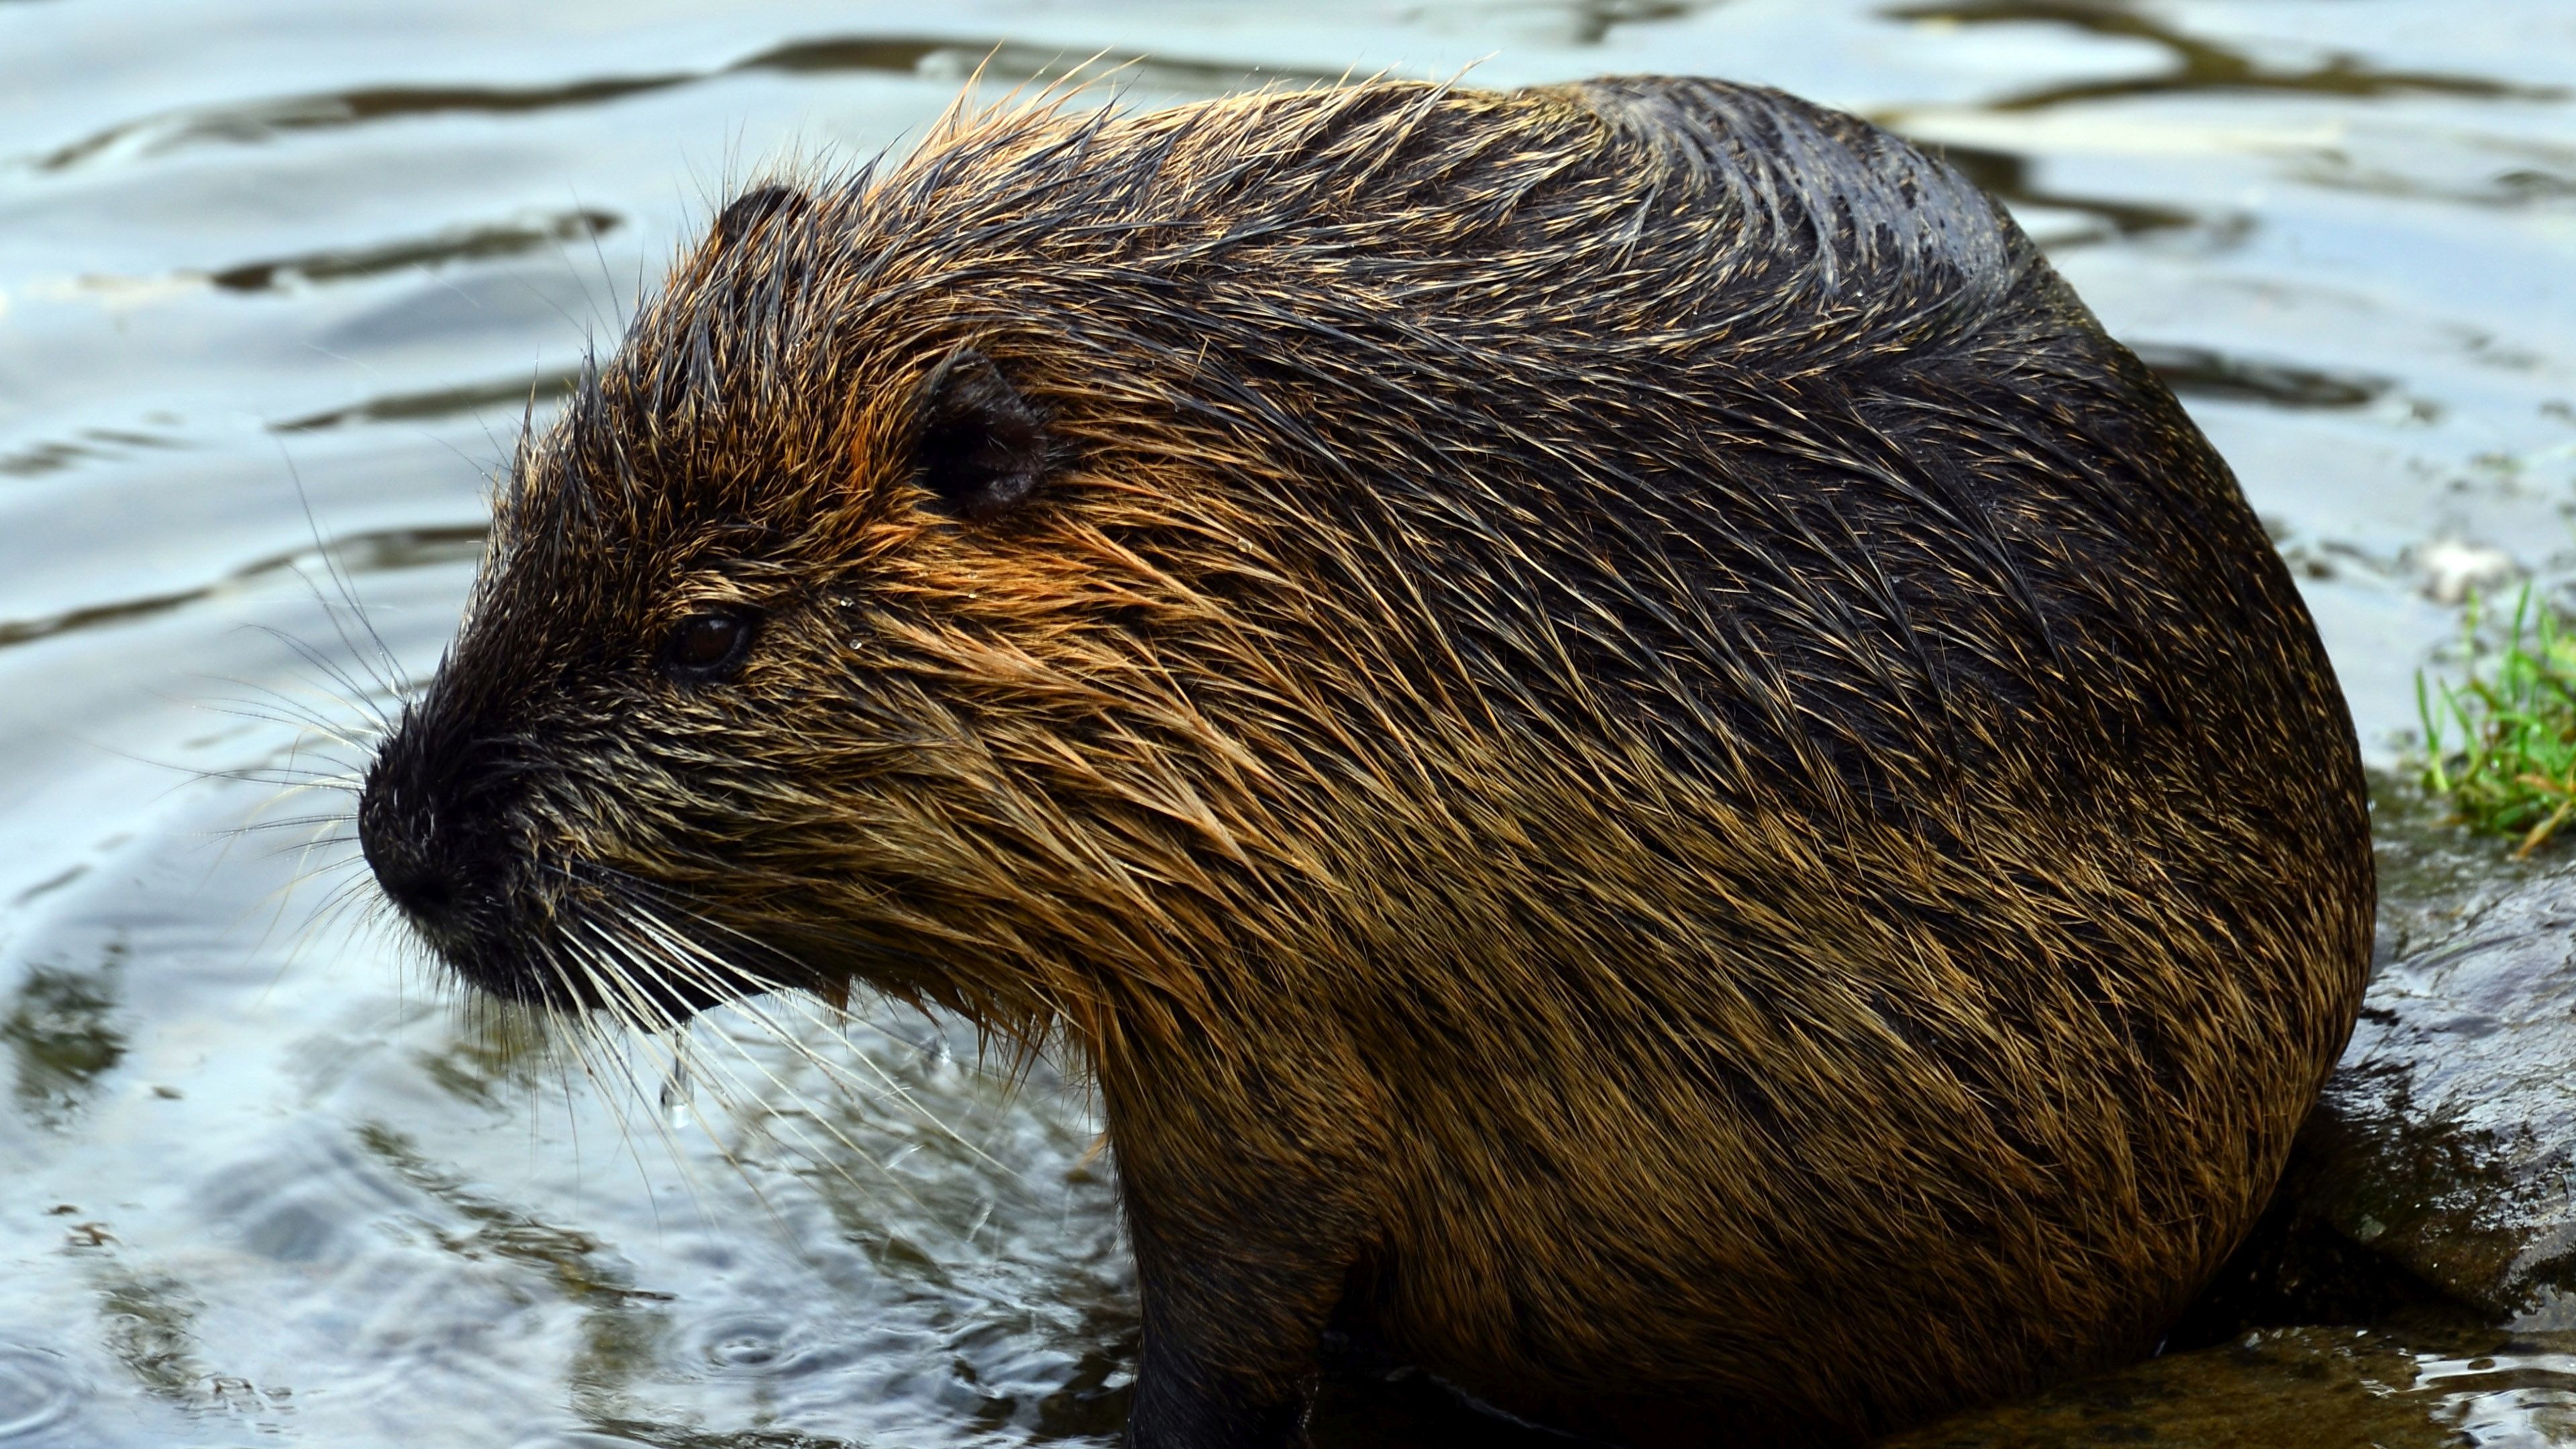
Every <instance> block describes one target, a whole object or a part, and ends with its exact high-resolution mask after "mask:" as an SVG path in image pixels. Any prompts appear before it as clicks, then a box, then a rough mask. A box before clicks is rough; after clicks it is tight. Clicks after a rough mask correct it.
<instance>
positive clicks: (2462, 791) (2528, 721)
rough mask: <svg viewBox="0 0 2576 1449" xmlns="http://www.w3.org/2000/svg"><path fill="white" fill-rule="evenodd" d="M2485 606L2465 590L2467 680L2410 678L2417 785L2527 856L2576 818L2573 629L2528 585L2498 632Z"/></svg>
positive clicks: (2419, 675)
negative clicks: (2417, 729)
mask: <svg viewBox="0 0 2576 1449" xmlns="http://www.w3.org/2000/svg"><path fill="white" fill-rule="evenodd" d="M2484 612H2485V610H2484V609H2483V607H2482V605H2481V603H2480V601H2479V599H2478V598H2477V596H2476V595H2474V594H2472V595H2470V597H2469V608H2468V614H2467V616H2466V618H2465V620H2464V621H2463V624H2462V643H2463V651H2462V652H2463V653H2464V654H2465V655H2466V656H2467V659H2468V678H2467V679H2466V680H2465V681H2463V682H2462V683H2460V684H2459V685H2457V686H2453V685H2452V684H2450V683H2449V682H2447V681H2443V680H2436V681H2433V682H2432V683H2431V684H2430V685H2429V686H2428V685H2427V683H2426V681H2425V676H2424V674H2423V673H2422V672H2421V671H2418V672H2417V673H2416V675H2415V708H2416V711H2417V713H2418V714H2420V715H2421V716H2422V717H2423V720H2424V787H2425V788H2426V789H2427V790H2430V791H2432V792H2433V793H2434V794H2436V795H2442V796H2447V797H2448V798H2449V799H2450V802H2451V805H2452V808H2453V809H2454V810H2455V811H2456V812H2457V814H2458V816H2459V818H2460V820H2461V821H2462V822H2463V823H2465V824H2467V825H2469V826H2471V827H2472V828H2475V829H2478V830H2485V831H2493V832H2499V833H2503V834H2508V835H2519V836H2521V837H2522V844H2521V845H2520V846H2519V847H2518V848H2517V849H2516V851H2515V854H2517V855H2529V854H2530V853H2531V852H2533V851H2535V850H2538V849H2539V848H2540V847H2541V846H2543V845H2545V844H2547V843H2548V842H2549V840H2550V838H2551V837H2552V836H2554V835H2556V834H2557V833H2558V831H2559V829H2560V827H2562V826H2564V825H2565V824H2566V823H2567V822H2568V820H2569V819H2570V818H2571V817H2576V626H2571V623H2570V621H2569V620H2567V619H2565V618H2563V617H2561V616H2560V615H2559V614H2558V612H2557V611H2556V610H2554V609H2552V608H2550V607H2549V606H2548V605H2547V604H2546V603H2542V602H2539V601H2537V600H2535V599H2534V598H2533V596H2532V592H2531V589H2530V587H2529V586H2528V585H2526V586H2525V587H2524V588H2523V590H2522V594H2521V597H2519V598H2518V599H2516V600H2515V601H2514V606H2513V615H2512V618H2511V619H2510V621H2508V622H2506V623H2505V625H2504V627H2503V629H2502V631H2501V633H2500V634H2494V635H2493V637H2489V631H2487V630H2486V629H2485V626H2487V625H2489V624H2490V623H2491V622H2492V621H2490V620H2487V619H2485V618H2483V617H2482V615H2483V614H2484ZM2437 696H2438V698H2437Z"/></svg>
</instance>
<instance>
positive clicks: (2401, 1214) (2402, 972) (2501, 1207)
mask: <svg viewBox="0 0 2576 1449" xmlns="http://www.w3.org/2000/svg"><path fill="white" fill-rule="evenodd" d="M2283 1199H2284V1200H2283V1204H2282V1207H2281V1209H2280V1210H2279V1211H2277V1212H2276V1214H2275V1216H2276V1219H2277V1218H2281V1217H2283V1216H2285V1215H2286V1216H2287V1217H2288V1218H2291V1219H2297V1220H2301V1221H2299V1222H2293V1223H2291V1224H2290V1226H2289V1228H2288V1229H2287V1232H2286V1237H2285V1243H2286V1247H2287V1253H2286V1262H2287V1265H2288V1268H2289V1269H2290V1270H2291V1271H2296V1269H2297V1260H2298V1259H2299V1258H2300V1257H2301V1256H2302V1255H2304V1256H2306V1257H2307V1258H2309V1259H2311V1260H2313V1259H2315V1258H2316V1257H2317V1256H2318V1255H2319V1254H2320V1253H2325V1254H2328V1255H2331V1251H2332V1250H2331V1248H2330V1247H2320V1246H2319V1245H2318V1244H2317V1243H2316V1242H2315V1241H2314V1239H2313V1236H2309V1237H2306V1238H2303V1237H2302V1235H2301V1227H2302V1226H2303V1225H2314V1226H2320V1227H2322V1228H2323V1229H2325V1230H2327V1231H2329V1232H2330V1233H2331V1234H2332V1235H2333V1236H2334V1238H2336V1239H2339V1240H2340V1242H2341V1243H2342V1244H2347V1245H2351V1246H2353V1247H2357V1248H2360V1249H2362V1250H2365V1251H2366V1252H2367V1253H2368V1254H2369V1255H2371V1256H2373V1257H2376V1258H2377V1259H2379V1260H2381V1261H2382V1262H2384V1263H2387V1264H2391V1265H2394V1266H2396V1267H2398V1268H2400V1269H2402V1270H2403V1271H2404V1272H2405V1273H2406V1274H2408V1275H2410V1276H2412V1277H2413V1278H2415V1279H2417V1280H2419V1281H2420V1282H2421V1283H2423V1284H2425V1285H2429V1286H2430V1287H2432V1288H2433V1289H2435V1290H2437V1291H2439V1292H2440V1293H2441V1294H2443V1295H2445V1296H2447V1297H2449V1298H2451V1299H2453V1300H2455V1301H2456V1302H2458V1303H2460V1304H2463V1305H2466V1306H2467V1307H2469V1308H2471V1309H2474V1310H2476V1311H2477V1312H2478V1313H2480V1314H2482V1315H2485V1316H2486V1317H2488V1318H2489V1319H2491V1320H2493V1321H2496V1322H2500V1323H2506V1324H2510V1325H2512V1326H2514V1327H2517V1328H2521V1329H2526V1330H2540V1329H2576V874H2560V875H2553V876H2547V877H2543V878H2540V879H2538V880H2534V881H2530V882H2528V883H2526V884H2524V885H2522V886H2521V887H2520V888H2519V889H2517V890H2515V891H2513V892H2511V893H2510V894H2507V895H2505V896H2504V897H2503V898H2501V899H2500V900H2497V901H2496V902H2495V903H2493V904H2492V905H2489V906H2487V907H2485V908H2484V909H2483V910H2481V911H2479V912H2478V913H2476V914H2475V915H2474V916H2473V917H2471V918H2470V919H2469V921H2468V922H2467V924H2466V925H2465V926H2464V927H2463V928H2462V929H2460V930H2459V931H2458V932H2457V934H2455V935H2453V936H2452V937H2451V938H2450V939H2449V940H2448V941H2446V942H2444V943H2442V944H2439V945H2435V946H2433V947H2432V948H2431V949H2428V950H2423V951H2419V952H2416V953H2413V954H2410V955H2408V956H2406V957H2404V958H2402V959H2399V960H2396V961H2394V962H2391V963H2390V964H2388V965H2387V966H2385V967H2383V968H2382V969H2381V970H2380V972H2379V973H2378V975H2377V977H2376V978H2375V979H2374V980H2373V981H2372V982H2371V986H2370V993H2369V997H2368V999H2367V1001H2366V1003H2365V1005H2364V1006H2363V1009H2362V1016H2361V1021H2360V1024H2359V1025H2358V1026H2357V1027H2356V1028H2355V1029H2354V1032H2353V1038H2352V1044H2351V1045H2350V1047H2349V1048H2347V1049H2346V1051H2345V1053H2344V1057H2343V1061H2342V1063H2341V1064H2340V1065H2339V1066H2338V1067H2337V1068H2336V1071H2335V1075H2334V1078H2333V1080H2332V1081H2331V1082H2329V1083H2328V1085H2327V1087H2326V1091H2325V1095H2324V1098H2323V1100H2322V1101H2321V1102H2320V1103H2319V1105H2318V1110H2317V1112H2316V1114H2315V1116H2314V1118H2313V1119H2312V1120H2311V1121H2310V1122H2309V1124H2308V1126H2307V1129H2306V1131H2305V1132H2304V1134H2303V1137H2302V1141H2301V1144H2300V1150H2299V1160H2298V1161H2297V1162H2296V1163H2295V1164H2294V1166H2293V1169H2292V1172H2291V1174H2290V1177H2289V1179H2288V1180H2287V1181H2286V1183H2285V1185H2284V1194H2283ZM2311 1321H2313V1320H2311Z"/></svg>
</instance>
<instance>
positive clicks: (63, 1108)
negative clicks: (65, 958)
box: [0, 945, 126, 1129]
mask: <svg viewBox="0 0 2576 1449" xmlns="http://www.w3.org/2000/svg"><path fill="white" fill-rule="evenodd" d="M123 957H124V949H123V947H122V946H119V945H111V946H110V947H109V948H108V952H107V959H106V960H105V961H104V962H102V963H101V964H100V965H98V966H97V967H95V968H93V969H91V970H88V971H74V970H70V969H67V968H64V967H60V966H38V967H34V968H32V969H30V970H29V971H28V972H27V975H26V978H25V980H24V981H23V982H22V983H21V984H20V985H19V987H18V989H17V991H16V992H15V993H14V994H13V995H12V996H11V997H10V999H9V1006H8V1013H7V1015H5V1016H0V1042H5V1043H7V1044H8V1047H9V1053H10V1056H11V1058H12V1059H13V1060H14V1062H15V1065H16V1069H17V1077H16V1097H17V1101H18V1110H19V1111H20V1112H22V1113H24V1114H26V1116H27V1117H28V1118H29V1120H31V1121H34V1122H36V1123H38V1124H39V1125H41V1126H44V1127H49V1128H57V1129H59V1128H61V1127H63V1126H64V1125H65V1124H67V1123H68V1122H69V1121H70V1120H71V1117H72V1115H73V1114H74V1113H75V1112H77V1111H78V1110H79V1109H80V1107H81V1106H82V1104H83V1103H85V1102H87V1101H88V1100H89V1098H90V1096H91V1095H92V1094H93V1093H94V1092H96V1091H97V1089H98V1087H99V1085H100V1079H101V1078H103V1077H105V1076H106V1075H107V1073H108V1072H110V1071H111V1070H113V1069H114V1068H115V1066H116V1064H117V1063H118V1062H121V1061H123V1060H125V1053H126V1035H125V1032H124V1030H123V1029H122V1028H121V1027H120V1026H118V1025H117V1024H116V1017H117V1013H118V1008H119V1005H120V1002H119V995H120V987H119V977H120V975H121V969H122V966H123V964H124V962H123Z"/></svg>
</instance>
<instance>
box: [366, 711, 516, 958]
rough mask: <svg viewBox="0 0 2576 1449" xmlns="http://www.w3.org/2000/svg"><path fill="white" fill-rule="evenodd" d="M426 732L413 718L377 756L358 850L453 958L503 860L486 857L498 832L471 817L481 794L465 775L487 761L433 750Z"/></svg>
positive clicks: (389, 893)
mask: <svg viewBox="0 0 2576 1449" xmlns="http://www.w3.org/2000/svg"><path fill="white" fill-rule="evenodd" d="M426 733H428V732H427V731H426V730H424V729H423V728H421V727H420V722H419V720H418V718H417V717H414V718H411V719H407V720H405V721H404V726H403V727H402V728H399V729H397V730H396V731H395V732H394V736H393V738H392V739H390V740H388V741H387V742H386V743H385V746H384V748H383V750H382V751H381V752H379V753H378V754H377V756H376V760H375V764H374V765H373V766H372V767H370V768H369V770H368V771H367V783H366V788H365V789H364V790H363V791H362V792H361V793H360V794H359V796H358V848H359V849H360V850H362V851H364V852H365V853H366V857H367V866H368V868H369V869H371V870H373V871H374V872H375V873H376V884H377V885H378V886H380V887H382V888H383V890H384V893H385V896H386V898H387V899H389V900H391V901H392V902H393V903H394V905H395V906H397V907H399V908H400V909H401V911H402V913H403V915H404V916H405V917H406V918H407V919H408V920H410V922H411V924H412V925H413V927H414V928H415V929H417V930H418V931H419V932H420V933H421V935H423V936H424V937H426V938H427V939H428V941H429V943H430V945H431V946H433V947H435V948H437V949H438V950H439V951H440V953H441V954H443V955H448V956H450V957H451V958H452V957H453V956H454V955H455V954H456V953H457V951H458V950H459V949H460V948H462V947H464V946H465V945H466V944H467V937H468V936H470V935H471V934H472V932H473V928H474V921H473V919H471V918H472V917H473V916H474V915H475V914H476V912H475V903H476V902H477V901H478V900H480V899H482V898H484V897H487V896H489V895H490V894H491V892H490V891H489V889H488V885H489V882H490V878H491V877H492V875H493V874H494V870H495V866H496V862H494V861H492V860H489V859H485V858H483V857H485V856H487V855H488V854H489V852H488V851H486V850H484V849H483V848H482V847H483V846H484V845H485V843H486V842H487V840H488V837H489V836H490V834H491V832H490V831H489V830H488V829H478V828H476V822H475V820H474V819H473V818H471V817H472V816H473V815H474V813H475V812H474V811H473V810H472V809H471V808H470V805H469V801H468V798H467V797H470V796H473V795H476V794H478V793H480V792H477V791H474V790H472V789H471V788H468V787H470V786H471V785H472V784H473V781H472V779H470V778H460V775H461V774H468V773H470V771H471V770H472V769H473V768H474V767H475V766H476V765H477V764H479V763H480V762H479V761H475V760H471V759H464V758H459V757H458V756H459V754H460V752H458V751H455V750H441V749H437V748H434V746H435V745H436V744H437V742H436V741H434V740H429V739H425V738H424V735H425V734H426ZM462 753H463V754H466V755H470V754H472V753H473V752H471V751H466V752H462Z"/></svg>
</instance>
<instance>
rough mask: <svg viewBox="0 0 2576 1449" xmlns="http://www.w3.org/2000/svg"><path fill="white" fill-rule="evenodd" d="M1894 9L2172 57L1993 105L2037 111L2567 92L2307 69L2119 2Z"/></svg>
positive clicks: (2346, 62)
mask: <svg viewBox="0 0 2576 1449" xmlns="http://www.w3.org/2000/svg"><path fill="white" fill-rule="evenodd" d="M1887 13H1888V14H1889V15H1890V16H1892V17H1894V18H1897V19H1902V20H1916V21H1933V22H1938V23H1945V24H1952V25H2028V24H2045V25H2062V26H2066V27H2068V28H2070V29H2074V30H2077V31H2081V32H2083V33H2084V34H2087V35H2098V36H2103V37H2107V38H2112V39H2120V40H2142V41H2145V42H2147V43H2149V44H2151V45H2154V46H2156V47H2157V48H2158V49H2161V50H2163V51H2164V52H2165V53H2166V54H2167V55H2168V56H2170V57H2171V58H2172V61H2173V64H2172V66H2171V68H2170V69H2167V70H2165V71H2162V72H2160V73H2158V74H2155V75H2151V76H2139V77H2136V78H2134V79H2121V80H2100V81H2074V82H2069V83H2067V84H2063V85H2051V86H2041V87H2038V88H2036V89H2032V90H2025V91H2017V92H2014V93H2013V94H2011V95H2007V96H2004V97H2002V98H2000V99H1997V100H1995V101H1993V102H1991V103H1990V104H1991V106H1992V108H1993V109H1995V110H1999V111H2035V110H2040V109H2042V108H2045V107H2049V106H2062V105H2067V104H2070V103H2072V102H2076V101H2098V100H2109V99H2116V98H2120V97H2125V96H2151V95H2179V94H2190V93H2193V92H2213V91H2254V92H2261V91H2287V92H2299V93H2305V94H2310V95H2326V96H2343V97H2351V98H2356V99H2366V98H2372V97H2379V96H2396V95H2438V96H2463V97H2469V98H2473V99H2477V100H2519V101H2555V100H2560V99H2564V98H2565V97H2566V95H2567V94H2568V92H2567V90H2566V89H2565V88H2564V87H2561V86H2533V85H2517V84H2514V83H2512V82H2508V81H2499V80H2490V79H2487V78H2485V77H2482V76H2471V75H2450V74H2443V73H2440V72H2431V71H2410V70H2389V69H2382V68H2380V67H2378V66H2376V65H2374V64H2372V63H2371V62H2369V61H2368V60H2365V59H2363V58H2361V57H2359V56H2354V55H2348V54H2330V55H2328V56H2327V58H2326V59H2325V60H2323V61H2322V62H2320V63H2318V64H2316V65H2312V66H2308V67H2305V68H2302V69H2292V68H2285V67H2276V66H2271V65H2267V64H2265V63H2263V62H2262V61H2259V60H2256V59H2255V58H2254V57H2253V56H2250V55H2248V54H2245V53H2244V52H2242V51H2239V50H2235V49H2232V48H2230V47H2228V46H2226V45H2223V44H2220V43H2219V42H2217V41H2213V40H2210V39H2208V38H2206V37H2203V36H2197V35H2193V34H2190V33H2188V32H2186V31H2184V30H2181V29H2179V28H2177V27H2175V26H2173V25H2170V24H2167V23H2166V22H2165V21H2163V20H2160V19H2158V18H2156V17H2155V16H2154V15H2152V14H2150V13H2147V12H2145V11H2143V10H2141V9H2138V8H2136V7H2133V6H2130V5H2125V4H2119V3H2115V0H1968V3H1965V4H1933V5H1901V6H1897V7H1895V8H1893V9H1891V10H1889V11H1888V12H1887Z"/></svg>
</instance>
